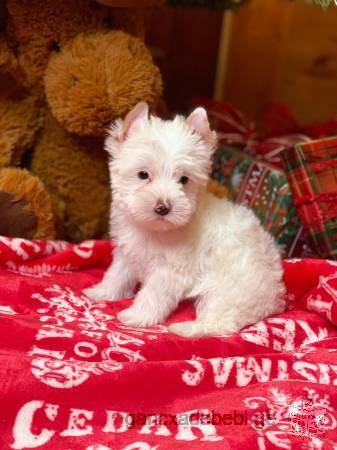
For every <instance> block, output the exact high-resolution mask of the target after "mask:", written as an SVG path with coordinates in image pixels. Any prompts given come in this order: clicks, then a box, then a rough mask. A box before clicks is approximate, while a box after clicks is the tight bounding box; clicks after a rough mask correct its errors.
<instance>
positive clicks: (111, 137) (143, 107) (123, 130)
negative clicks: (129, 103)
mask: <svg viewBox="0 0 337 450" xmlns="http://www.w3.org/2000/svg"><path fill="white" fill-rule="evenodd" d="M148 114H149V107H148V105H147V103H145V102H139V103H137V105H136V106H135V107H134V108H133V109H132V110H131V111H130V112H129V113H128V114H127V115H126V116H125V119H124V120H121V119H118V120H117V121H116V122H115V123H113V124H112V125H111V127H110V128H109V130H108V136H107V139H106V141H105V149H106V151H107V152H108V153H109V154H110V155H111V156H112V157H115V156H116V155H117V154H118V153H119V150H120V148H121V144H122V143H123V142H124V141H125V140H126V139H127V137H128V136H129V135H130V133H132V132H133V131H134V130H136V129H137V127H138V126H139V125H140V124H141V122H142V121H145V120H147V119H148Z"/></svg>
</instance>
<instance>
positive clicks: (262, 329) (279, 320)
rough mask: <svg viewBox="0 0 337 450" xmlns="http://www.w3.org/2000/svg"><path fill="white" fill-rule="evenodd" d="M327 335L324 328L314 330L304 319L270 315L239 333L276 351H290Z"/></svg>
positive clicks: (248, 339) (249, 340) (248, 340)
mask: <svg viewBox="0 0 337 450" xmlns="http://www.w3.org/2000/svg"><path fill="white" fill-rule="evenodd" d="M327 335H328V331H327V329H326V328H319V329H318V332H315V331H314V330H313V329H312V328H311V327H310V325H309V324H308V323H307V322H306V321H305V320H293V319H287V318H284V317H271V318H270V319H267V320H264V321H263V322H259V323H257V324H256V325H252V326H250V327H247V328H245V330H244V331H242V332H241V333H240V336H241V337H242V339H244V340H245V341H247V342H251V343H253V344H257V345H262V346H263V347H267V348H270V349H273V350H277V351H292V350H294V349H295V348H296V347H298V345H299V343H301V345H308V344H310V343H313V342H318V341H320V340H322V339H324V338H326V337H327Z"/></svg>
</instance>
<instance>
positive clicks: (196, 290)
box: [85, 105, 284, 337]
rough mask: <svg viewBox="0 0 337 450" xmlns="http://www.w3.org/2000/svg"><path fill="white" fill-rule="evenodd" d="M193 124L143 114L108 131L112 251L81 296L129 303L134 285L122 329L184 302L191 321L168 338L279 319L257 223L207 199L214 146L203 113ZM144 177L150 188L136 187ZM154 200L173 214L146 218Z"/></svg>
mask: <svg viewBox="0 0 337 450" xmlns="http://www.w3.org/2000/svg"><path fill="white" fill-rule="evenodd" d="M137 108H138V110H137ZM193 114H194V115H193ZM193 114H192V115H191V116H190V117H189V118H188V119H187V120H186V119H184V118H183V117H180V116H178V117H176V118H175V119H174V120H173V121H162V120H160V119H159V118H155V117H151V118H150V119H149V118H147V107H146V105H142V106H140V107H139V106H138V107H136V112H133V113H132V114H131V115H130V116H129V117H128V118H127V119H126V120H125V121H124V123H123V122H122V121H117V123H116V124H115V126H113V127H112V129H111V131H110V135H109V137H108V139H107V142H106V148H107V150H108V152H109V153H110V155H111V162H110V172H111V182H112V190H113V196H114V201H113V203H112V209H111V236H112V238H113V239H114V240H115V241H116V242H117V250H116V251H115V254H114V260H113V263H112V265H111V267H110V268H109V269H108V271H107V272H106V274H105V276H104V278H103V280H102V282H101V283H99V284H98V285H96V286H94V287H92V288H89V289H87V290H86V291H85V293H86V295H87V296H88V297H90V298H91V299H93V300H109V299H110V300H118V299H120V298H122V297H126V296H131V295H132V294H133V291H134V288H135V286H136V283H137V281H139V282H141V283H142V288H141V289H140V291H139V292H138V294H137V295H136V298H135V300H134V302H133V304H132V306H131V307H129V308H127V309H125V310H124V311H121V312H120V313H119V314H118V318H119V320H120V321H121V322H123V323H124V324H126V325H132V326H149V325H155V324H158V323H161V322H163V321H165V319H166V318H167V317H168V316H169V315H170V313H171V312H172V311H173V310H174V309H175V308H176V307H177V305H178V303H179V302H180V301H181V300H182V299H185V298H191V299H195V302H196V303H195V304H196V315H197V318H196V320H195V321H189V322H182V323H175V324H173V325H171V326H170V327H169V331H171V332H172V333H176V334H179V335H182V336H188V337H195V336H208V335H228V334H231V333H234V332H237V331H239V330H240V329H241V328H243V327H245V326H246V325H249V324H252V323H255V322H257V321H259V320H261V319H263V318H265V317H267V316H269V315H272V314H276V313H279V312H281V311H282V310H283V309H284V298H283V297H284V285H283V282H282V275H283V269H282V264H281V259H280V255H279V252H278V249H277V247H276V245H275V243H274V241H273V239H272V238H271V236H270V235H269V234H268V233H267V232H266V231H264V229H263V228H262V227H261V225H260V224H259V222H258V220H257V218H256V217H255V215H254V214H253V213H252V212H251V211H250V210H249V209H247V208H245V207H243V206H239V205H234V204H233V203H231V202H229V201H227V200H219V199H216V198H215V197H213V196H212V195H211V194H209V193H207V192H206V189H205V186H206V181H207V178H208V173H209V169H210V164H211V155H212V152H213V150H214V147H215V139H214V134H213V133H212V132H211V131H210V130H209V128H208V122H207V116H206V113H205V112H204V110H201V109H200V108H199V109H198V110H196V111H195V112H194V113H193ZM206 122H207V123H206ZM142 170H146V171H147V172H148V173H149V174H150V179H149V180H141V179H139V177H138V176H137V173H138V172H139V171H142ZM182 175H186V176H188V177H189V182H188V183H187V184H186V185H182V184H181V183H179V179H180V177H181V176H182ZM159 199H161V200H164V201H166V202H167V201H169V202H170V203H171V205H172V210H171V212H170V213H169V214H168V215H167V216H164V217H161V216H158V215H157V214H156V213H155V212H154V208H155V205H156V203H157V201H158V200H159Z"/></svg>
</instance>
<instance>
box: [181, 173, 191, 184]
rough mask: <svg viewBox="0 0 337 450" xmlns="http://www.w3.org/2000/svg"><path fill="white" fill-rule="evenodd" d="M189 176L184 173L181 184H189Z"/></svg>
mask: <svg viewBox="0 0 337 450" xmlns="http://www.w3.org/2000/svg"><path fill="white" fill-rule="evenodd" d="M188 180H189V178H188V177H187V176H186V175H183V176H182V177H180V179H179V183H181V184H187V183H188Z"/></svg>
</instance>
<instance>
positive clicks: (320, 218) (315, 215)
mask: <svg viewBox="0 0 337 450" xmlns="http://www.w3.org/2000/svg"><path fill="white" fill-rule="evenodd" d="M283 159H284V163H285V170H286V173H287V176H288V180H289V184H290V187H291V190H292V193H293V196H294V200H295V205H296V207H297V210H298V214H299V217H300V219H301V221H302V223H303V225H304V227H305V228H306V229H307V231H308V232H309V234H310V236H311V239H312V241H313V244H314V246H315V248H316V251H317V253H318V254H319V255H320V256H321V257H324V258H330V259H335V260H337V137H334V138H329V139H321V140H317V141H311V142H307V143H303V144H297V145H296V146H295V148H294V149H293V150H287V151H285V152H284V153H283Z"/></svg>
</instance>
